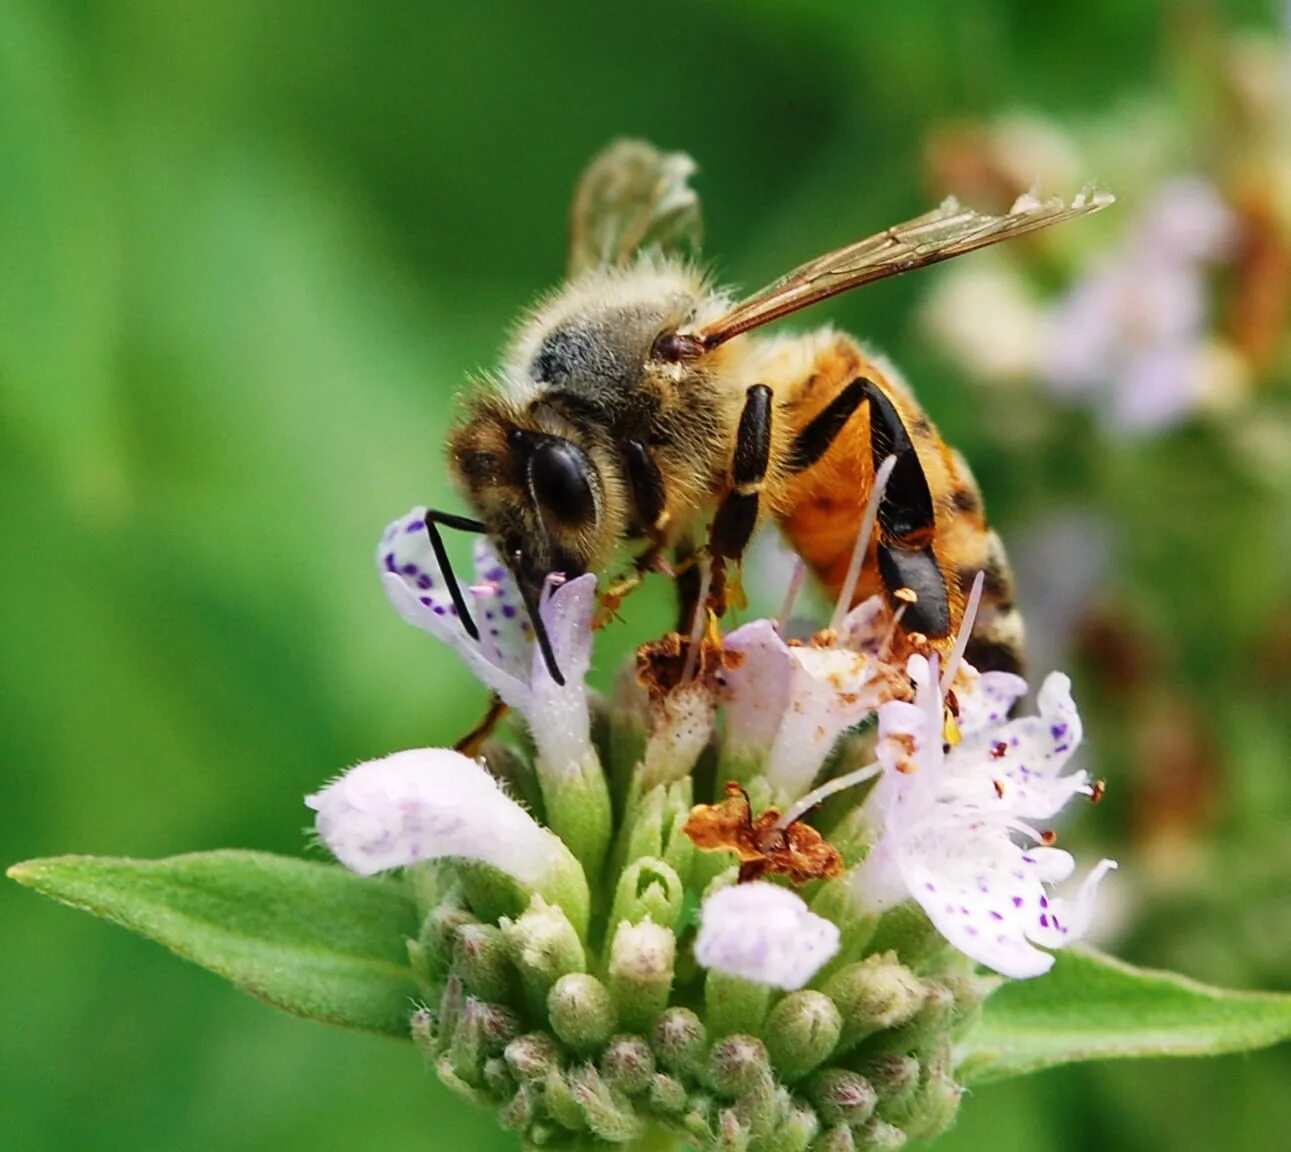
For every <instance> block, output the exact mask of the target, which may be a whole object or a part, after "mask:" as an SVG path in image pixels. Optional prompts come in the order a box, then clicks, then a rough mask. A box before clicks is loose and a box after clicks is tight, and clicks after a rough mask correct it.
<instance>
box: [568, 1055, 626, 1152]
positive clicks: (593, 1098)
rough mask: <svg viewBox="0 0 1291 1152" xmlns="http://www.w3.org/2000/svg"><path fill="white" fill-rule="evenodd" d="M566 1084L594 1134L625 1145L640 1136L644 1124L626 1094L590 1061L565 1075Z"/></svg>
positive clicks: (612, 1142)
mask: <svg viewBox="0 0 1291 1152" xmlns="http://www.w3.org/2000/svg"><path fill="white" fill-rule="evenodd" d="M569 1086H570V1092H571V1093H572V1095H573V1098H574V1102H575V1103H576V1104H577V1105H578V1106H579V1108H580V1109H581V1110H582V1113H583V1116H584V1118H585V1119H586V1121H587V1127H588V1128H589V1129H590V1130H591V1132H592V1134H593V1135H594V1136H598V1137H600V1139H602V1140H605V1141H607V1142H608V1143H611V1144H626V1143H628V1142H629V1141H632V1140H635V1139H636V1138H637V1137H639V1136H640V1135H641V1133H642V1130H643V1128H644V1124H643V1123H642V1121H641V1119H640V1118H639V1117H638V1116H637V1114H636V1112H635V1110H634V1109H633V1107H632V1105H631V1104H630V1103H629V1102H628V1099H627V1097H625V1096H624V1095H623V1094H622V1093H620V1092H615V1091H614V1090H613V1089H612V1088H611V1087H610V1086H609V1085H608V1084H606V1083H605V1081H604V1080H602V1079H601V1075H600V1073H599V1072H597V1071H596V1069H595V1068H593V1067H592V1066H591V1065H590V1064H588V1065H584V1066H583V1067H581V1068H577V1069H575V1070H574V1071H573V1072H571V1073H570V1074H569Z"/></svg>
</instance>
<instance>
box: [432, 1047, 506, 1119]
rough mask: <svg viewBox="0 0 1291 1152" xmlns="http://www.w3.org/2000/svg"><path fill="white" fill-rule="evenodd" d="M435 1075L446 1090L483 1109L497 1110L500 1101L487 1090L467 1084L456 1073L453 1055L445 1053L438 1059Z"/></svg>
mask: <svg viewBox="0 0 1291 1152" xmlns="http://www.w3.org/2000/svg"><path fill="white" fill-rule="evenodd" d="M435 1075H436V1076H438V1077H439V1082H440V1083H441V1084H443V1086H444V1087H445V1088H447V1089H448V1090H449V1091H450V1092H452V1093H453V1094H454V1095H456V1096H460V1097H461V1098H462V1099H463V1100H466V1101H468V1102H469V1103H471V1104H477V1105H479V1106H481V1107H483V1108H495V1107H496V1106H497V1103H498V1101H497V1100H495V1099H494V1097H493V1094H492V1093H491V1092H489V1091H488V1090H487V1089H486V1088H481V1087H478V1086H476V1085H474V1084H469V1083H467V1081H465V1080H463V1079H462V1078H461V1077H460V1076H459V1075H458V1074H457V1073H456V1071H454V1069H453V1058H452V1055H451V1053H449V1052H445V1053H443V1055H441V1056H439V1057H438V1058H437V1059H436V1061H435Z"/></svg>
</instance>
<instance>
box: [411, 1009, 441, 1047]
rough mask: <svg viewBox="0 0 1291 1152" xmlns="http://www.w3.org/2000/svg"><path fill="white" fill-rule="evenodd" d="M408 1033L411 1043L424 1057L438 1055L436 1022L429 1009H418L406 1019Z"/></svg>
mask: <svg viewBox="0 0 1291 1152" xmlns="http://www.w3.org/2000/svg"><path fill="white" fill-rule="evenodd" d="M408 1031H409V1033H410V1034H411V1036H412V1042H413V1043H414V1044H416V1045H417V1047H418V1048H420V1049H421V1051H422V1055H424V1056H435V1055H438V1053H439V1032H438V1022H437V1021H436V1019H435V1014H434V1013H433V1012H432V1011H431V1010H430V1009H429V1008H418V1009H417V1010H416V1011H415V1012H414V1013H413V1014H412V1015H411V1016H410V1017H409V1018H408Z"/></svg>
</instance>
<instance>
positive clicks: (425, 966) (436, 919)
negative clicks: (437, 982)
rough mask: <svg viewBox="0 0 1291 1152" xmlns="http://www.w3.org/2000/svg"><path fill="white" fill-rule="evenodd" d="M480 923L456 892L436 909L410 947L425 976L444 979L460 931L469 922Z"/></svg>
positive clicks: (433, 909)
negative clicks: (459, 899) (460, 900)
mask: <svg viewBox="0 0 1291 1152" xmlns="http://www.w3.org/2000/svg"><path fill="white" fill-rule="evenodd" d="M459 891H460V890H459ZM478 923H479V920H478V919H477V918H476V917H475V916H474V915H473V914H472V913H471V912H470V910H469V909H467V908H466V907H464V906H463V905H462V904H461V903H460V902H459V901H458V899H457V898H456V896H455V895H454V896H450V897H449V898H448V899H446V900H444V901H443V902H442V903H440V904H439V905H437V906H436V907H434V908H432V909H431V910H430V912H429V913H428V914H427V915H426V918H425V919H424V920H423V921H422V925H421V933H420V935H419V936H418V938H417V941H416V943H415V944H411V945H410V946H409V954H410V956H411V957H412V960H413V963H414V964H415V965H417V967H418V970H419V974H420V975H421V976H422V978H423V979H425V980H434V979H435V978H436V977H438V978H439V979H442V978H443V976H444V975H445V974H446V973H447V972H448V970H449V967H450V965H451V963H452V958H453V949H454V947H455V946H456V943H457V930H458V929H459V928H461V927H462V926H463V925H465V924H478Z"/></svg>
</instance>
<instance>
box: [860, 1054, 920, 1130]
mask: <svg viewBox="0 0 1291 1152" xmlns="http://www.w3.org/2000/svg"><path fill="white" fill-rule="evenodd" d="M856 1071H857V1072H859V1073H860V1074H861V1075H862V1076H864V1077H865V1079H866V1080H868V1081H869V1082H870V1084H872V1085H873V1087H874V1091H875V1092H877V1093H878V1094H879V1105H878V1111H879V1114H880V1115H881V1116H882V1117H883V1118H884V1119H885V1120H895V1121H897V1122H898V1123H899V1122H900V1121H901V1119H902V1118H903V1117H904V1116H905V1115H906V1111H905V1107H906V1105H907V1104H908V1102H909V1100H910V1097H911V1096H912V1094H913V1093H914V1090H915V1089H916V1088H917V1087H918V1086H919V1074H920V1072H921V1071H922V1069H921V1067H920V1065H919V1061H918V1060H917V1059H915V1057H913V1056H908V1055H903V1054H901V1053H891V1054H889V1055H886V1056H876V1057H874V1058H873V1059H867V1060H866V1061H865V1063H864V1064H858V1065H857V1067H856Z"/></svg>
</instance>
